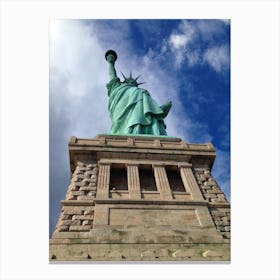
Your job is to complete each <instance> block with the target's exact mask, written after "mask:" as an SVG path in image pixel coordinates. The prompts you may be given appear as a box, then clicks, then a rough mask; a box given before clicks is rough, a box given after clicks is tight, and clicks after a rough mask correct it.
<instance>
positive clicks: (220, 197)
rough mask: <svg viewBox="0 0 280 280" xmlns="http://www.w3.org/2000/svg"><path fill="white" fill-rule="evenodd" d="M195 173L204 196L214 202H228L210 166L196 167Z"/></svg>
mask: <svg viewBox="0 0 280 280" xmlns="http://www.w3.org/2000/svg"><path fill="white" fill-rule="evenodd" d="M194 175H195V178H196V181H197V183H198V186H199V188H200V190H201V192H202V194H203V196H204V198H205V199H206V200H207V201H209V202H213V203H228V201H227V199H226V196H225V195H224V193H223V192H222V191H221V189H220V187H219V186H218V184H217V182H216V181H215V179H214V178H213V176H212V174H211V172H210V170H209V169H208V168H194Z"/></svg>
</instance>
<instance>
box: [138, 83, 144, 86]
mask: <svg viewBox="0 0 280 280" xmlns="http://www.w3.org/2000/svg"><path fill="white" fill-rule="evenodd" d="M142 84H145V82H143V83H137V86H139V85H142Z"/></svg>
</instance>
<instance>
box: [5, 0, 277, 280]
mask: <svg viewBox="0 0 280 280" xmlns="http://www.w3.org/2000/svg"><path fill="white" fill-rule="evenodd" d="M0 4H1V193H0V195H1V227H0V228H1V246H0V248H1V250H0V251H1V272H0V273H1V274H0V276H1V279H30V280H31V279H92V278H97V279H108V278H112V277H113V278H114V279H123V280H125V279H131V277H133V279H144V278H148V279H172V278H174V277H176V279H185V278H188V279H279V277H280V273H279V269H278V267H279V263H280V261H279V220H280V219H279V189H278V187H279V175H278V174H279V157H278V156H279V96H278V94H279V76H280V75H279V49H280V48H279V34H280V32H279V2H278V1H242V2H241V1H184V2H183V1H168V2H167V1H149V2H147V1H133V3H131V2H127V1H123V2H121V1H117V2H116V1H100V2H98V1H38V2H35V1H24V0H22V1H2V2H0ZM116 17H117V18H224V19H227V18H230V19H231V28H232V29H231V30H232V36H231V40H232V49H231V50H232V52H231V59H232V63H231V70H232V87H231V110H232V118H231V120H232V122H231V128H232V130H231V134H232V139H231V147H232V150H231V155H232V165H231V178H232V182H231V193H232V199H231V200H232V217H233V223H232V229H233V232H232V233H233V242H232V244H233V246H232V261H231V264H225V265H220V264H219V265H218V264H211V265H209V264H204V265H198V264H196V265H194V264H186V265H166V264H165V265H154V264H153V265H147V264H143V265H135V264H131V265H112V264H108V265H105V264H103V265H101V264H95V265H70V264H69V265H50V264H48V39H49V38H48V28H49V27H48V20H49V19H51V18H116Z"/></svg>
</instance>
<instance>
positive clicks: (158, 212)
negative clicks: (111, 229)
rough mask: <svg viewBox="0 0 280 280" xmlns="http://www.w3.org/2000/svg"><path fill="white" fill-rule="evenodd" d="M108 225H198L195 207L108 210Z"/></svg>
mask: <svg viewBox="0 0 280 280" xmlns="http://www.w3.org/2000/svg"><path fill="white" fill-rule="evenodd" d="M109 224H110V225H114V226H115V225H124V226H130V225H131V226H134V225H135V226H139V225H143V226H161V225H164V226H182V225H186V226H200V222H199V220H198V217H197V213H196V210H195V209H116V208H113V209H112V208H111V209H110V212H109Z"/></svg>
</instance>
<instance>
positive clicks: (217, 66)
mask: <svg viewBox="0 0 280 280" xmlns="http://www.w3.org/2000/svg"><path fill="white" fill-rule="evenodd" d="M221 21H222V22H224V23H225V24H229V23H230V21H229V20H209V21H207V20H198V21H186V20H183V21H181V23H180V25H179V26H178V28H177V29H176V30H174V31H173V32H172V34H171V35H170V36H169V40H168V44H164V47H163V48H162V50H164V51H166V48H167V47H169V49H170V50H171V52H172V53H173V54H174V56H175V66H177V67H178V68H180V67H181V66H182V64H183V63H184V62H185V61H187V62H188V66H189V67H192V66H195V65H198V64H199V65H202V64H205V63H207V64H209V66H210V67H211V68H212V69H213V70H214V71H216V72H221V71H224V70H227V69H228V68H229V47H228V46H226V45H224V46H216V45H215V36H217V34H222V33H223V32H225V30H224V27H223V25H221V24H220V22H221ZM199 39H200V40H202V44H205V43H207V44H210V45H211V47H209V48H207V49H206V50H203V51H202V49H201V48H200V47H199V41H198V40H199ZM194 43H197V44H196V46H195V47H194Z"/></svg>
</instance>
